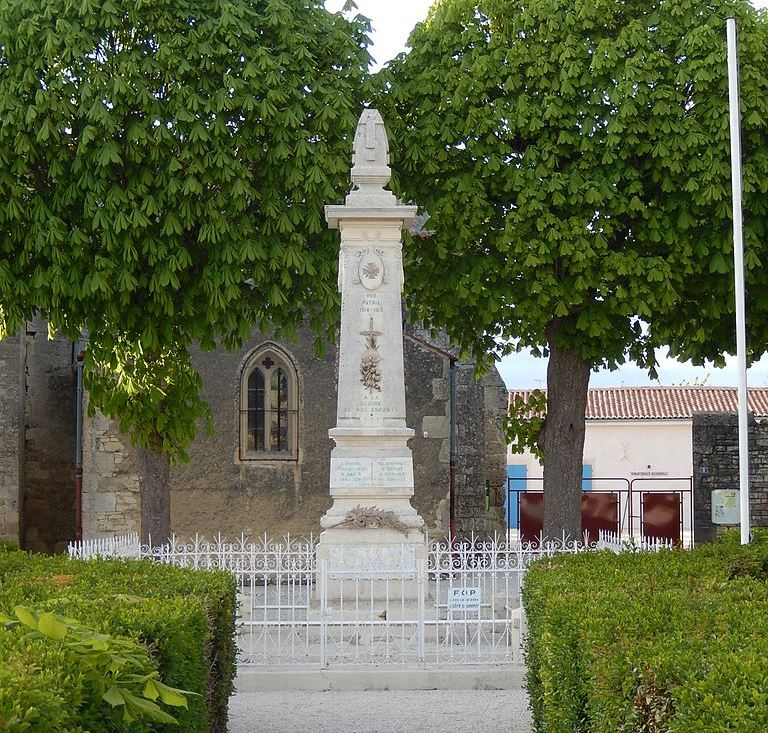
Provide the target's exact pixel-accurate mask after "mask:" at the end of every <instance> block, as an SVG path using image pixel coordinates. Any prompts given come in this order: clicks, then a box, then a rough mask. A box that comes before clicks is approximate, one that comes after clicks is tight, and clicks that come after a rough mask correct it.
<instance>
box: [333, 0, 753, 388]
mask: <svg viewBox="0 0 768 733" xmlns="http://www.w3.org/2000/svg"><path fill="white" fill-rule="evenodd" d="M344 1H345V0H327V2H326V7H327V8H328V9H329V10H332V11H336V10H339V9H341V7H342V6H343V5H344ZM355 2H356V5H357V9H358V12H360V13H361V14H362V15H365V16H366V17H368V18H370V19H371V25H372V40H373V47H372V49H371V54H372V55H373V57H374V60H375V62H376V63H375V67H374V68H378V67H379V66H382V65H383V64H385V63H386V62H387V61H388V60H389V59H391V58H393V57H394V56H396V55H397V54H398V53H400V52H401V51H403V50H405V43H406V40H407V38H408V35H409V33H410V32H411V29H412V28H413V26H414V25H416V23H419V22H420V21H422V20H424V18H425V17H426V15H427V11H428V10H429V7H430V6H431V4H432V0H355ZM752 4H753V5H754V6H755V7H758V8H768V0H752ZM723 32H725V31H723ZM734 329H735V324H734ZM657 359H658V361H659V364H660V366H659V370H658V371H659V378H658V380H655V381H651V379H650V378H649V377H648V375H647V373H646V372H644V371H643V370H642V369H639V368H638V367H636V366H634V365H631V364H630V365H625V366H623V367H621V368H620V369H617V370H615V371H612V372H610V371H607V370H601V371H600V372H595V373H593V374H592V378H591V379H590V386H592V387H617V386H622V385H624V386H640V385H658V384H661V385H664V386H671V385H676V384H697V383H698V384H702V383H703V384H707V385H711V386H736V383H737V380H738V372H737V368H736V358H735V357H730V358H728V360H727V361H728V363H727V365H726V366H725V367H724V368H722V369H716V368H714V367H713V366H711V365H709V366H705V367H694V366H693V365H692V364H690V363H680V362H678V361H676V360H675V359H670V358H667V357H666V355H665V352H658V353H657ZM497 368H498V369H499V372H500V373H501V376H502V378H503V379H504V381H505V382H506V384H507V387H509V388H510V389H514V388H534V387H545V386H546V380H547V362H546V359H541V358H536V357H533V356H530V355H528V354H514V355H512V356H508V357H505V358H504V359H502V360H501V361H500V362H498V363H497ZM747 382H748V385H749V386H750V387H768V356H766V357H764V358H763V359H762V360H761V361H759V362H757V363H756V364H755V365H754V366H753V367H752V368H751V369H749V371H748V372H747Z"/></svg>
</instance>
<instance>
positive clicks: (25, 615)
mask: <svg viewBox="0 0 768 733" xmlns="http://www.w3.org/2000/svg"><path fill="white" fill-rule="evenodd" d="M13 612H14V613H15V614H16V618H17V619H19V621H21V623H23V624H24V626H26V627H28V628H30V629H33V630H34V631H37V630H38V628H37V616H36V614H35V613H34V612H33V611H31V610H30V609H28V608H26V607H25V606H16V607H15V608H14V609H13Z"/></svg>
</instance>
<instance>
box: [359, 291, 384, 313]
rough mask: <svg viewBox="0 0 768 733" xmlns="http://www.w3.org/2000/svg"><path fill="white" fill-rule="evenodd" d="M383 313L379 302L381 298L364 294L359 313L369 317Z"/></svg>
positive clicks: (381, 304) (382, 306) (373, 294)
mask: <svg viewBox="0 0 768 733" xmlns="http://www.w3.org/2000/svg"><path fill="white" fill-rule="evenodd" d="M383 312H384V304H383V303H382V302H381V298H379V296H378V295H376V294H375V293H366V294H365V297H364V298H363V299H362V301H360V313H361V314H363V315H366V316H371V315H374V314H376V313H383Z"/></svg>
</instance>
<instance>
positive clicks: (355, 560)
mask: <svg viewBox="0 0 768 733" xmlns="http://www.w3.org/2000/svg"><path fill="white" fill-rule="evenodd" d="M328 572H329V574H330V575H331V577H334V576H339V575H341V576H343V575H348V574H349V575H354V576H356V577H359V578H403V579H405V578H410V577H414V574H415V572H416V550H415V549H414V548H413V547H407V546H399V545H398V546H392V547H387V546H386V545H385V546H383V547H382V546H381V545H379V546H375V547H372V546H370V545H338V546H331V547H330V553H329V557H328Z"/></svg>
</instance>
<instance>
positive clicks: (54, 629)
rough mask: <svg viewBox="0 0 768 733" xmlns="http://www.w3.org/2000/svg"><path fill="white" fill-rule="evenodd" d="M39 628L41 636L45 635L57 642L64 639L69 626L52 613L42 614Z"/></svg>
mask: <svg viewBox="0 0 768 733" xmlns="http://www.w3.org/2000/svg"><path fill="white" fill-rule="evenodd" d="M38 628H39V630H40V633H41V634H45V635H46V636H48V637H50V638H51V639H55V640H56V641H61V640H62V639H64V637H65V636H66V635H67V631H68V628H67V625H66V624H65V623H64V622H63V621H61V620H60V619H58V618H57V617H56V615H55V614H53V613H51V612H50V611H47V612H45V613H41V614H40V620H39V624H38Z"/></svg>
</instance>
